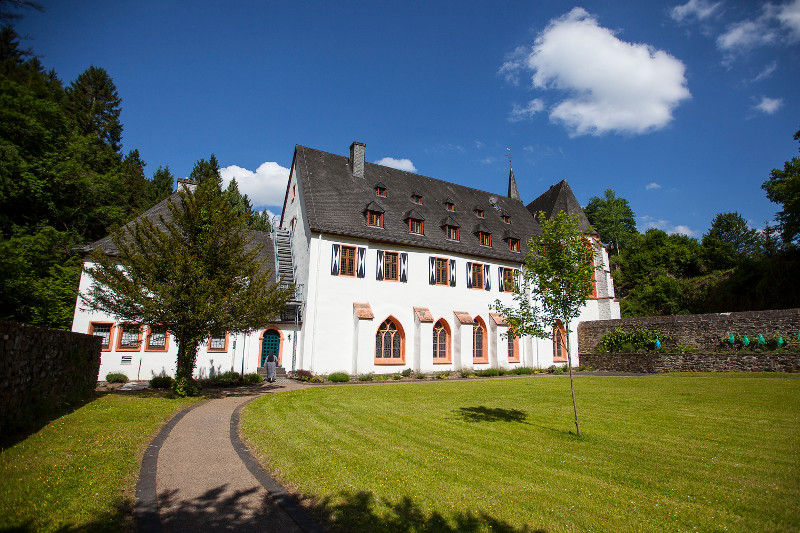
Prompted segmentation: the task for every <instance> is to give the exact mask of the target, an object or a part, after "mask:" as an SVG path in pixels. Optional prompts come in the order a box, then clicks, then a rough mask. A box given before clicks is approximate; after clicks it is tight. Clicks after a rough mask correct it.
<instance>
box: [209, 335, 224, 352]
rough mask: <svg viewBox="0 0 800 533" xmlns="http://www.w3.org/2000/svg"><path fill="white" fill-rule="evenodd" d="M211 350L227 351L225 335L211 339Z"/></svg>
mask: <svg viewBox="0 0 800 533" xmlns="http://www.w3.org/2000/svg"><path fill="white" fill-rule="evenodd" d="M210 348H211V349H212V350H224V349H225V335H224V334H223V335H218V336H212V337H211V344H210Z"/></svg>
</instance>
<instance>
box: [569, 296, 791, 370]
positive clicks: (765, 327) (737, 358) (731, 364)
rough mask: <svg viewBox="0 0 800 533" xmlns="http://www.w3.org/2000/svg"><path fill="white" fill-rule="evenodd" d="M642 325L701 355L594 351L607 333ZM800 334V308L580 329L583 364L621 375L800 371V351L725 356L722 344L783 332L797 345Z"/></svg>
mask: <svg viewBox="0 0 800 533" xmlns="http://www.w3.org/2000/svg"><path fill="white" fill-rule="evenodd" d="M633 326H642V327H645V328H647V329H650V330H658V331H659V332H660V333H662V334H663V335H665V336H668V337H672V338H673V343H674V344H675V345H678V346H681V345H683V346H692V347H694V348H696V349H697V350H698V352H696V353H683V354H681V353H641V354H607V353H606V354H601V353H595V352H594V350H595V348H597V345H598V344H599V343H600V339H601V338H602V337H603V335H605V334H606V333H607V332H610V331H613V330H615V329H617V328H620V329H623V330H626V331H627V330H629V329H630V328H632V327H633ZM798 331H800V309H785V310H780V311H751V312H744V313H711V314H704V315H674V316H653V317H640V318H622V319H618V320H595V321H588V322H581V323H580V325H579V326H578V347H579V350H580V355H579V357H580V362H581V364H582V365H587V366H590V367H592V368H594V369H596V370H604V371H619V372H696V371H715V372H798V371H800V352H785V351H784V352H776V353H769V352H765V351H753V350H741V351H738V352H734V351H728V350H724V351H720V350H719V341H720V339H722V338H723V337H727V336H728V335H729V334H731V333H734V334H736V335H747V336H748V337H749V338H750V339H751V341H752V342H756V339H758V334H759V333H761V334H763V335H764V337H767V338H769V337H772V336H773V335H775V334H777V333H780V334H782V335H783V337H784V338H785V339H787V340H789V341H790V342H792V344H794V346H797V335H798Z"/></svg>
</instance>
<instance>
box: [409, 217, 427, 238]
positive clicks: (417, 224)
mask: <svg viewBox="0 0 800 533" xmlns="http://www.w3.org/2000/svg"><path fill="white" fill-rule="evenodd" d="M423 229H424V225H423V221H422V220H418V219H416V218H409V219H408V232H409V233H414V234H416V235H423Z"/></svg>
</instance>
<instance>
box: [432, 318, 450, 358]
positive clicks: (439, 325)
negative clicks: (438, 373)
mask: <svg viewBox="0 0 800 533" xmlns="http://www.w3.org/2000/svg"><path fill="white" fill-rule="evenodd" d="M433 362H434V363H448V362H450V328H448V327H447V322H445V321H444V320H442V319H439V320H437V321H436V324H434V325H433Z"/></svg>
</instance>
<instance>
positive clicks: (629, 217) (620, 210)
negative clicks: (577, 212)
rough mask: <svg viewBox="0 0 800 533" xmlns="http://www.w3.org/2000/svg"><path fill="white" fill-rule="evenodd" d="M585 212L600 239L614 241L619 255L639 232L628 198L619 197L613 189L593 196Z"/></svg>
mask: <svg viewBox="0 0 800 533" xmlns="http://www.w3.org/2000/svg"><path fill="white" fill-rule="evenodd" d="M583 212H584V213H586V218H588V219H589V222H590V223H591V224H592V226H594V228H595V229H596V230H597V233H598V234H600V240H602V241H603V242H612V243H613V245H614V246H613V248H615V249H616V251H617V255H619V251H620V248H623V249H624V248H625V247H626V246H627V245H628V244H629V243H630V241H631V240H632V239H634V238H635V236H636V234H637V233H638V232H637V231H636V217H634V215H633V209H631V206H630V205H629V204H628V200H626V199H625V198H618V197H617V195H616V193H615V192H614V190H613V189H606V191H605V193H604V195H603V198H598V197H597V196H593V197H591V198H590V199H589V203H588V204H587V205H586V208H585V209H584V210H583Z"/></svg>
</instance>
